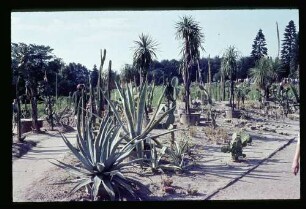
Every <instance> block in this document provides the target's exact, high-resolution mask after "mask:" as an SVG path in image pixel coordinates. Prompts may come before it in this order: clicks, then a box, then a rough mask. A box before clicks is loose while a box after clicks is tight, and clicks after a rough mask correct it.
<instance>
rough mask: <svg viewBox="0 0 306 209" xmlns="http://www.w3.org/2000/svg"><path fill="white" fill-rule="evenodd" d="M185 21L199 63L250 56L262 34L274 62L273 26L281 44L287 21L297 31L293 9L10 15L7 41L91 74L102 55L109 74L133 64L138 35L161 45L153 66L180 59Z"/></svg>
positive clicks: (275, 46) (32, 13) (18, 13)
mask: <svg viewBox="0 0 306 209" xmlns="http://www.w3.org/2000/svg"><path fill="white" fill-rule="evenodd" d="M184 15H191V16H192V17H193V18H194V19H195V20H196V21H197V22H199V25H200V26H201V27H202V32H203V34H204V36H205V40H204V44H203V46H204V48H205V52H202V53H201V57H207V56H208V55H209V54H210V56H211V57H214V56H216V55H219V56H220V57H221V56H222V54H223V52H224V50H225V49H226V48H227V47H228V46H230V45H233V46H235V47H236V48H237V49H238V51H239V52H240V55H241V56H248V55H249V54H250V52H251V50H252V44H253V40H254V38H255V36H256V34H257V32H258V30H259V29H260V28H261V29H262V30H263V33H264V35H265V38H266V43H267V48H268V55H269V56H272V57H275V56H277V32H276V21H277V22H278V27H279V32H280V39H281V40H282V39H283V33H284V30H285V27H286V25H288V22H289V21H290V20H293V21H294V23H295V25H296V28H297V31H299V13H298V10H297V9H273V10H271V9H269V10H268V9H256V10H160V11H69V12H68V11H67V12H12V13H11V41H12V42H15V43H18V42H24V43H26V44H38V45H48V46H50V47H51V48H53V49H54V51H53V53H54V54H55V55H56V56H57V57H60V58H62V59H63V61H64V62H65V63H66V64H68V63H69V62H76V63H81V64H83V65H85V66H86V67H87V68H88V69H89V70H91V69H92V68H93V65H94V64H96V65H97V66H98V67H99V66H100V49H106V50H107V54H106V63H108V60H112V69H116V70H120V69H121V68H122V67H123V66H124V64H132V57H133V47H134V41H135V40H138V39H139V38H138V36H139V35H140V34H141V33H144V34H149V35H150V36H151V37H152V38H153V39H154V40H156V41H157V42H158V43H159V45H158V51H157V60H159V61H161V60H163V59H169V60H170V59H179V58H180V54H179V52H180V44H181V42H180V41H179V40H177V39H176V38H175V32H176V31H175V23H176V22H178V21H179V20H180V17H182V16H184ZM107 65H108V64H107ZM107 65H104V68H105V69H107V67H108V66H107Z"/></svg>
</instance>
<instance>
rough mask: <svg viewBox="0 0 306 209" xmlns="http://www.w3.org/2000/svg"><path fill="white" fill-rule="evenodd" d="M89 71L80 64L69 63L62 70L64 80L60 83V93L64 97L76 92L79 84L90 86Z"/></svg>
mask: <svg viewBox="0 0 306 209" xmlns="http://www.w3.org/2000/svg"><path fill="white" fill-rule="evenodd" d="M88 76H89V71H88V69H87V68H86V67H85V66H83V65H82V64H80V63H74V62H72V63H69V64H68V65H66V66H65V67H64V68H63V70H62V79H61V81H60V82H59V91H60V93H61V94H62V95H69V92H74V91H75V90H76V86H77V85H78V84H85V85H86V86H88V85H89V83H88V82H89V81H88Z"/></svg>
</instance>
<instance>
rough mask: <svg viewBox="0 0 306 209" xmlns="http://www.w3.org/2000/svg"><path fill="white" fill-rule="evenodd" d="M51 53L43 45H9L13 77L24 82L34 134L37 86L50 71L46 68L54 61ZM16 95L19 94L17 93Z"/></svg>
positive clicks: (35, 130) (49, 49) (37, 126)
mask: <svg viewBox="0 0 306 209" xmlns="http://www.w3.org/2000/svg"><path fill="white" fill-rule="evenodd" d="M52 51H53V49H51V48H50V47H49V46H44V45H35V44H30V45H27V44H24V43H19V44H17V43H12V44H11V59H12V71H13V75H14V76H17V77H18V78H19V79H22V80H24V85H25V86H24V87H25V88H24V89H25V94H26V95H27V96H28V98H29V100H30V102H31V107H32V108H31V110H32V114H31V115H32V122H33V127H32V128H33V131H34V132H39V131H40V128H39V125H38V120H37V119H38V113H37V99H38V91H37V90H38V89H37V87H38V85H37V84H38V83H39V82H40V81H42V80H43V77H44V74H45V72H46V71H49V70H50V69H51V68H48V66H49V65H48V64H49V62H50V61H52V60H54V56H53V55H52ZM14 80H17V79H14ZM14 80H13V81H14ZM20 84H21V83H20ZM17 89H18V88H17ZM17 91H18V90H17ZM18 95H20V94H19V93H18Z"/></svg>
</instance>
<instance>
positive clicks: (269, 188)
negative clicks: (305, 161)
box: [210, 140, 300, 200]
mask: <svg viewBox="0 0 306 209" xmlns="http://www.w3.org/2000/svg"><path fill="white" fill-rule="evenodd" d="M295 147H296V140H295V141H294V142H293V143H291V144H289V145H288V146H286V147H285V148H284V149H282V150H280V151H279V152H277V153H276V154H275V155H274V156H272V157H271V158H270V159H268V160H267V161H265V162H264V163H263V164H261V165H260V166H258V167H257V168H256V169H254V170H253V171H251V172H250V173H249V174H247V175H246V176H244V177H242V178H241V179H240V180H239V181H237V182H236V183H234V184H232V185H231V186H229V187H227V188H225V189H223V190H221V191H219V192H218V193H217V194H216V195H214V196H212V197H211V198H210V199H211V200H242V199H300V173H298V174H297V175H296V176H294V175H293V174H292V172H291V164H292V159H293V156H294V152H295Z"/></svg>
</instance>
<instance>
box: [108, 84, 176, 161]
mask: <svg viewBox="0 0 306 209" xmlns="http://www.w3.org/2000/svg"><path fill="white" fill-rule="evenodd" d="M116 86H117V90H118V93H119V96H120V98H121V102H122V106H123V108H122V109H123V115H124V119H121V117H120V116H119V113H118V111H117V110H116V108H115V105H114V103H113V102H112V101H110V100H108V101H107V102H108V104H109V105H110V107H111V109H112V111H113V113H114V115H115V117H116V118H117V120H118V122H119V124H121V125H122V129H123V131H124V133H125V134H126V137H125V139H126V141H127V142H131V141H133V140H141V139H144V138H146V137H147V136H148V135H149V133H150V132H151V131H152V130H153V129H154V128H155V127H156V126H157V125H158V124H159V123H160V122H161V121H162V120H163V119H164V118H165V117H166V116H167V115H168V114H169V112H170V111H172V110H173V108H175V107H172V108H170V109H169V110H168V111H165V112H163V113H162V111H163V109H164V107H165V104H161V102H162V100H163V97H164V94H165V88H164V89H163V91H162V94H161V96H160V98H159V100H158V103H157V107H156V109H155V111H154V113H153V115H152V118H151V119H150V121H149V122H148V124H147V125H146V126H145V128H144V129H143V121H144V120H143V118H144V117H143V116H144V114H145V100H146V98H147V95H146V94H147V88H148V87H147V82H145V83H144V85H142V86H141V88H140V91H136V92H137V93H136V94H137V95H134V94H133V92H135V91H133V86H132V85H131V84H130V83H129V84H128V85H127V87H126V88H121V86H120V85H118V83H117V82H116ZM135 96H136V97H137V98H138V99H137V101H136V100H135ZM106 99H107V98H106ZM161 113H162V114H161ZM160 114H161V116H160V117H159V118H157V117H158V116H159V115H160ZM176 130H177V129H173V130H170V131H166V132H165V133H162V134H158V135H154V136H150V139H152V140H154V141H155V143H156V144H157V146H158V147H162V145H161V144H160V143H159V142H158V141H157V140H156V138H157V137H159V136H162V135H165V134H168V133H171V132H173V131H176ZM136 150H137V156H138V157H140V158H143V154H144V142H143V141H141V142H140V143H139V144H138V145H137V147H136Z"/></svg>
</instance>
